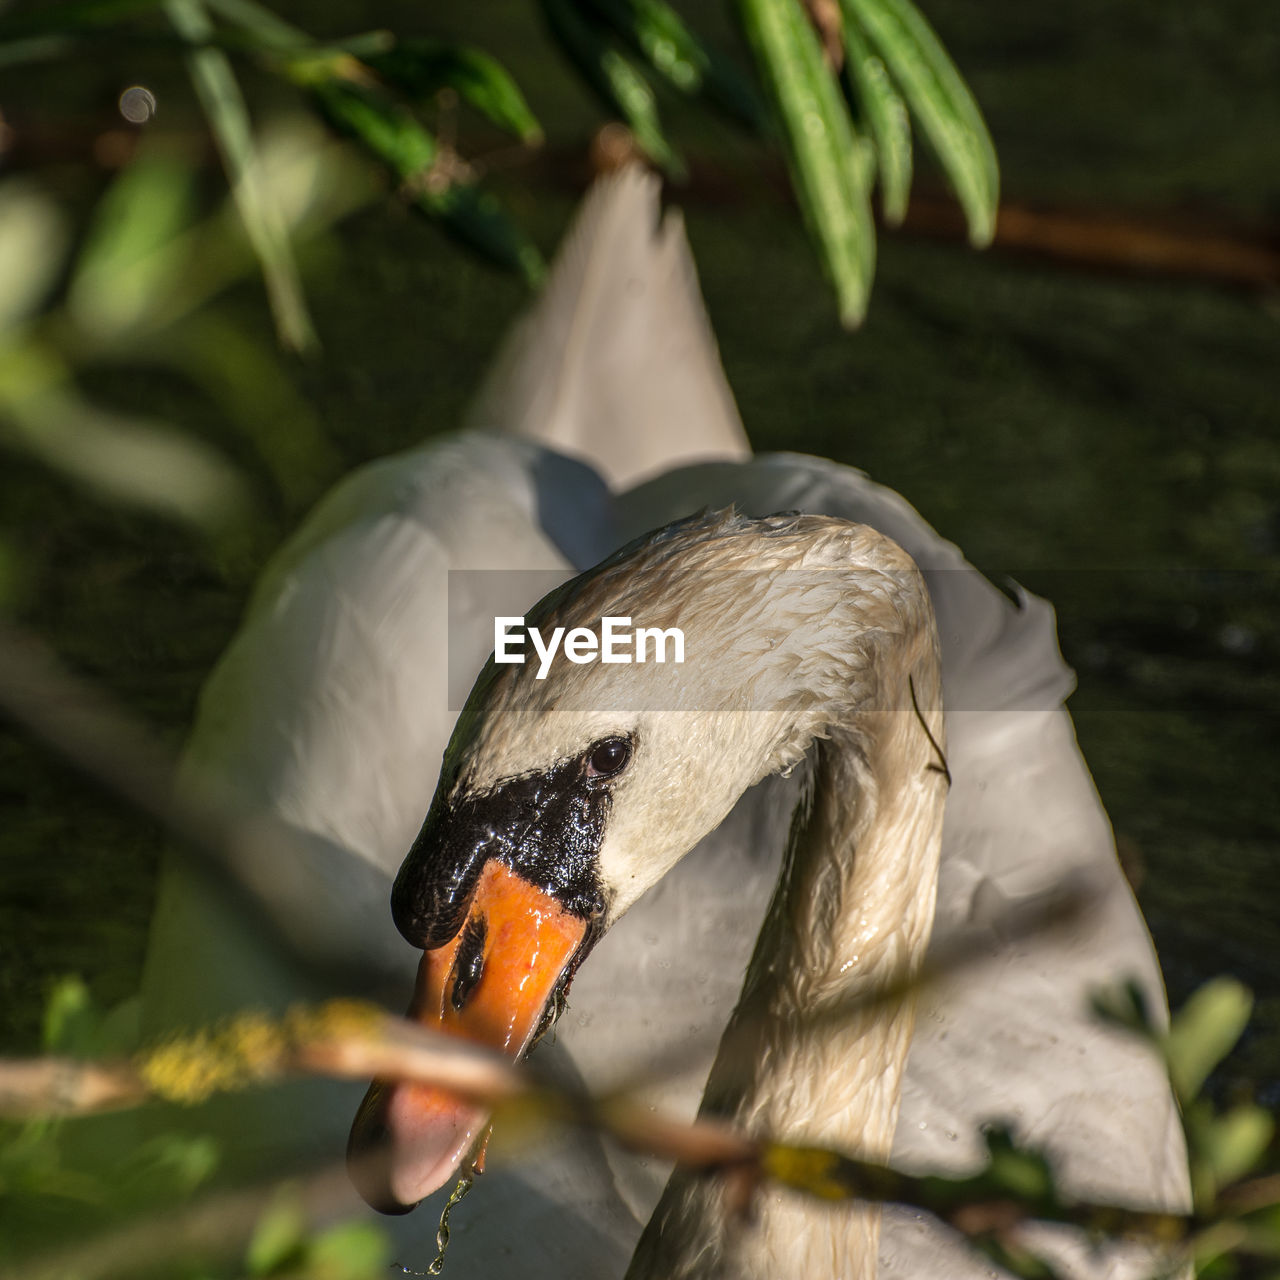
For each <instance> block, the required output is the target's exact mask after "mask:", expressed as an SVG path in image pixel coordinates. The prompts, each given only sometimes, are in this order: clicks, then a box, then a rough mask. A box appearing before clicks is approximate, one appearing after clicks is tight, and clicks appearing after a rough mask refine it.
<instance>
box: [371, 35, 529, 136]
mask: <svg viewBox="0 0 1280 1280" xmlns="http://www.w3.org/2000/svg"><path fill="white" fill-rule="evenodd" d="M364 61H365V63H366V65H368V66H369V67H371V68H372V69H373V70H374V71H376V72H377V73H378V75H379V76H381V77H382V79H383V80H385V81H386V82H388V83H389V84H393V85H395V87H396V88H398V89H400V90H401V91H402V92H404V93H406V94H409V95H410V96H412V97H414V98H418V99H425V98H429V97H431V96H432V95H434V94H436V93H438V92H439V91H440V90H441V89H446V88H447V89H453V90H454V91H455V92H456V93H457V94H458V95H459V97H461V98H462V100H463V101H464V102H467V103H469V104H470V105H471V106H473V107H475V109H476V110H477V111H480V112H483V114H484V115H486V116H488V118H489V119H490V120H492V121H493V123H494V124H496V125H497V126H498V128H500V129H505V130H507V132H508V133H513V134H515V136H516V137H517V138H519V139H520V140H521V142H525V143H530V144H532V143H538V142H541V141H542V126H541V125H540V124H539V123H538V121H537V118H536V117H535V116H534V114H533V112H532V111H530V110H529V104H528V103H527V102H526V101H525V99H524V95H523V94H522V93H521V92H520V88H519V86H518V85H517V84H516V82H515V81H514V80H513V79H512V78H511V76H510V75H508V73H507V72H506V71H505V70H504V69H503V67H502V64H501V63H499V62H498V61H497V60H496V59H495V58H491V57H490V56H489V55H488V54H487V53H482V52H481V51H480V50H479V49H471V48H466V47H464V46H462V45H449V44H443V43H441V42H440V41H437V40H397V41H396V43H395V46H394V47H393V48H391V49H389V50H387V51H386V52H385V53H378V54H373V55H370V56H369V57H366V58H365V59H364Z"/></svg>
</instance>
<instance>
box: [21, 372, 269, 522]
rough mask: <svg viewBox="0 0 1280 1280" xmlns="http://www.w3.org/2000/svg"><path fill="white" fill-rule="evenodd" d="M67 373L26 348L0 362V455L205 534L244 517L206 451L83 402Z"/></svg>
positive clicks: (237, 490) (230, 478) (231, 475)
mask: <svg viewBox="0 0 1280 1280" xmlns="http://www.w3.org/2000/svg"><path fill="white" fill-rule="evenodd" d="M66 379H67V371H66V370H65V369H63V368H60V367H59V366H58V364H57V362H56V359H55V358H54V357H52V356H49V355H48V354H47V353H40V352H37V351H34V350H32V349H30V348H28V349H26V350H24V351H16V352H9V353H8V354H7V357H6V358H5V359H4V360H3V361H0V447H8V448H10V449H14V450H18V451H21V452H24V453H27V454H29V455H31V456H32V457H35V458H38V459H39V460H40V461H42V462H43V463H45V465H47V466H49V467H51V468H52V469H53V470H55V471H57V472H59V473H61V474H62V475H63V476H65V477H66V478H67V479H69V480H73V481H75V482H76V483H78V484H80V485H81V486H82V487H84V488H87V489H89V490H91V491H94V492H96V493H98V494H100V495H101V496H103V497H106V498H110V499H115V500H117V501H123V502H126V503H129V504H130V505H133V506H140V507H146V508H149V509H151V510H153V511H157V512H159V513H161V514H163V515H167V516H171V517H177V518H178V519H181V520H185V521H187V522H189V523H191V524H195V525H198V526H201V527H203V528H205V529H207V530H211V531H212V530H217V529H220V528H225V527H226V526H227V525H228V524H229V523H230V522H231V521H232V520H234V519H235V518H237V517H239V516H240V515H242V514H243V509H244V505H245V498H246V494H245V492H244V489H243V487H242V486H241V483H240V480H239V478H238V476H237V475H236V473H235V471H234V470H233V469H232V468H231V467H230V466H229V465H228V464H227V463H226V462H224V461H223V459H222V458H221V457H219V455H218V454H216V453H215V452H214V451H213V450H211V449H210V448H209V447H208V446H207V445H205V444H202V443H200V442H199V441H197V440H195V439H194V438H192V437H189V436H187V435H184V434H182V433H180V432H177V431H174V430H172V429H170V428H169V427H166V426H162V425H160V424H157V423H152V422H146V421H143V420H142V419H138V418H132V417H127V416H125V415H123V414H118V413H110V412H108V411H106V410H103V409H99V408H97V407H96V406H94V405H92V404H90V403H89V402H88V401H87V400H84V399H83V398H82V397H81V396H80V395H79V394H78V393H77V392H76V391H75V390H74V389H73V388H72V387H71V386H70V385H69V384H68V382H67V380H66Z"/></svg>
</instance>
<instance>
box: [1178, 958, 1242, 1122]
mask: <svg viewBox="0 0 1280 1280" xmlns="http://www.w3.org/2000/svg"><path fill="white" fill-rule="evenodd" d="M1252 1012H1253V995H1252V993H1251V992H1250V991H1249V989H1248V988H1247V987H1246V986H1245V985H1244V984H1243V983H1240V982H1237V981H1236V980H1235V979H1234V978H1215V979H1214V980H1213V981H1212V982H1206V983H1205V984H1204V986H1202V987H1201V988H1200V989H1199V990H1198V991H1196V992H1195V993H1194V994H1193V995H1192V996H1191V998H1190V999H1189V1000H1188V1001H1187V1002H1186V1004H1184V1005H1183V1006H1182V1008H1181V1009H1179V1010H1178V1012H1177V1013H1176V1014H1175V1015H1174V1017H1173V1021H1172V1023H1171V1024H1170V1027H1169V1035H1168V1037H1167V1039H1166V1040H1165V1056H1166V1058H1167V1060H1168V1063H1169V1077H1170V1079H1171V1080H1172V1081H1173V1087H1174V1090H1175V1091H1176V1092H1177V1095H1178V1097H1179V1098H1180V1099H1181V1100H1182V1101H1183V1102H1184V1103H1185V1102H1189V1101H1190V1100H1191V1099H1192V1098H1194V1097H1195V1096H1196V1095H1197V1094H1198V1093H1199V1092H1200V1089H1201V1087H1202V1086H1203V1085H1204V1082H1205V1080H1206V1079H1208V1076H1209V1073H1210V1072H1211V1071H1212V1070H1213V1069H1214V1067H1216V1066H1217V1065H1218V1063H1219V1062H1221V1061H1222V1059H1223V1058H1225V1057H1226V1056H1227V1054H1228V1053H1230V1052H1231V1050H1232V1049H1233V1048H1234V1047H1235V1044H1236V1041H1237V1040H1239V1039H1240V1035H1241V1033H1242V1032H1243V1031H1244V1029H1245V1027H1246V1026H1247V1025H1248V1022H1249V1015H1250V1013H1252Z"/></svg>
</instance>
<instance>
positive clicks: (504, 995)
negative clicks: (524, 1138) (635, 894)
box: [347, 860, 587, 1213]
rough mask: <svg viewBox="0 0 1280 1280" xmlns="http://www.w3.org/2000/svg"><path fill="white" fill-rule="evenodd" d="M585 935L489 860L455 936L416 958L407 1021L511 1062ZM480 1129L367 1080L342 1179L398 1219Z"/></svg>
mask: <svg viewBox="0 0 1280 1280" xmlns="http://www.w3.org/2000/svg"><path fill="white" fill-rule="evenodd" d="M586 935H587V922H586V921H585V920H583V919H581V918H580V917H578V916H575V915H573V914H571V913H570V912H568V911H566V910H565V909H564V907H562V906H561V905H560V904H559V903H558V902H557V901H556V900H555V899H554V898H553V897H551V896H550V895H549V894H547V893H545V892H543V891H542V890H541V889H538V888H536V887H535V886H534V885H532V884H530V883H529V882H528V881H527V880H524V879H522V878H521V877H520V876H518V875H516V874H515V873H514V872H513V871H511V870H509V869H508V868H507V867H505V866H504V865H502V864H501V863H500V862H497V861H494V860H490V861H489V862H488V863H487V864H486V865H485V868H484V870H483V871H482V872H481V874H480V879H479V881H478V883H477V885H476V890H475V894H474V896H473V897H472V900H471V905H470V908H469V910H468V912H467V917H466V920H465V922H464V923H463V926H462V928H461V929H460V930H459V931H458V933H457V935H456V936H455V937H454V938H453V939H452V940H451V941H450V942H449V943H447V944H446V945H445V946H443V947H437V948H436V949H435V950H433V951H426V952H424V953H423V956H422V962H421V964H420V965H419V967H418V980H417V985H416V988H415V990H414V994H413V1003H412V1005H410V1008H409V1013H408V1016H409V1017H411V1018H414V1019H416V1020H417V1021H418V1022H420V1023H422V1025H423V1026H426V1027H431V1028H432V1029H433V1030H436V1031H444V1032H447V1033H449V1034H451V1035H456V1036H461V1037H462V1038H463V1039H465V1040H471V1041H475V1042H477V1043H480V1044H485V1045H489V1046H490V1047H492V1048H495V1049H499V1050H501V1051H502V1052H504V1053H507V1054H509V1055H510V1056H511V1057H512V1058H518V1057H519V1056H520V1055H521V1054H522V1053H524V1052H525V1050H526V1049H527V1048H528V1047H529V1045H530V1043H531V1042H532V1040H533V1038H534V1036H535V1035H536V1034H537V1032H538V1029H539V1027H540V1026H541V1025H542V1020H543V1016H544V1014H545V1012H546V1010H547V1007H548V1005H549V1004H550V1003H551V999H552V996H553V994H554V993H555V991H556V989H557V987H558V986H559V984H560V982H561V980H562V978H563V977H564V975H565V973H566V972H567V971H568V969H569V967H570V964H571V962H572V961H573V958H574V956H575V955H576V954H577V952H578V950H579V948H580V947H581V946H582V944H583V942H584V941H585V940H586ZM488 1122H489V1115H488V1112H487V1111H486V1110H485V1109H484V1108H483V1107H480V1106H477V1105H476V1104H475V1103H472V1102H469V1101H468V1100H466V1099H465V1098H461V1097H459V1096H458V1095H456V1094H453V1093H449V1092H446V1091H445V1090H443V1089H438V1088H436V1087H435V1086H433V1085H424V1084H393V1083H388V1082H385V1081H380V1080H375V1081H374V1082H373V1084H372V1085H370V1087H369V1091H368V1093H366V1094H365V1097H364V1101H363V1102H362V1103H361V1104H360V1109H359V1111H358V1112H357V1113H356V1118H355V1121H354V1123H353V1125H352V1127H351V1138H350V1141H349V1142H348V1145H347V1158H348V1163H349V1165H350V1167H351V1175H352V1178H353V1180H354V1181H355V1184H356V1186H357V1187H358V1188H359V1190H360V1194H361V1195H362V1196H364V1198H365V1199H366V1200H367V1201H368V1202H369V1203H370V1204H371V1205H373V1207H374V1208H375V1209H379V1210H381V1211H382V1212H383V1213H406V1212H408V1210H409V1209H411V1208H412V1207H413V1206H414V1205H415V1204H417V1203H418V1201H420V1200H421V1199H423V1197H424V1196H428V1195H430V1194H431V1192H433V1191H435V1190H437V1189H438V1188H439V1187H442V1186H443V1185H444V1184H445V1183H446V1182H448V1181H449V1179H450V1178H452V1177H453V1175H454V1173H455V1171H456V1170H457V1169H458V1167H459V1165H460V1164H461V1163H462V1162H463V1160H464V1159H465V1158H466V1156H467V1154H468V1153H469V1152H470V1151H471V1150H472V1149H473V1148H474V1147H475V1146H476V1145H477V1143H478V1142H479V1141H480V1139H481V1136H482V1134H483V1133H484V1131H485V1128H486V1126H487V1125H488Z"/></svg>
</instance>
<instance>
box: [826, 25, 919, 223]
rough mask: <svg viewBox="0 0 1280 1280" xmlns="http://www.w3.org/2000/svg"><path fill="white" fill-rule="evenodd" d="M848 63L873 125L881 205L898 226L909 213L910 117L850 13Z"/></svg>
mask: <svg viewBox="0 0 1280 1280" xmlns="http://www.w3.org/2000/svg"><path fill="white" fill-rule="evenodd" d="M843 32H844V50H845V65H846V68H847V71H848V75H849V79H850V81H851V83H852V85H853V88H854V92H855V96H856V98H857V100H858V104H859V105H860V106H861V108H862V110H863V113H864V114H865V116H866V120H867V124H868V125H869V126H870V128H871V137H872V140H873V141H874V142H875V146H876V160H877V164H878V168H879V171H880V207H881V208H882V209H883V211H884V220H885V222H886V223H887V224H888V225H889V226H891V227H896V226H897V225H898V224H899V223H900V222H901V221H902V219H903V218H904V217H906V214H907V196H908V194H909V192H910V191H911V118H910V116H908V114H907V104H906V103H905V102H903V100H902V95H901V94H900V93H899V92H898V91H897V89H895V88H894V85H893V80H892V79H891V78H890V76H889V72H888V70H887V68H886V67H885V65H884V60H883V59H882V58H881V57H880V56H879V55H878V54H877V53H875V52H874V51H873V50H872V48H871V46H870V45H869V44H868V43H867V41H866V38H865V37H864V35H863V34H862V32H861V31H860V30H859V28H858V24H857V23H856V22H854V21H852V20H851V19H850V18H849V17H848V16H847V15H846V17H845V21H844V24H843Z"/></svg>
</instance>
